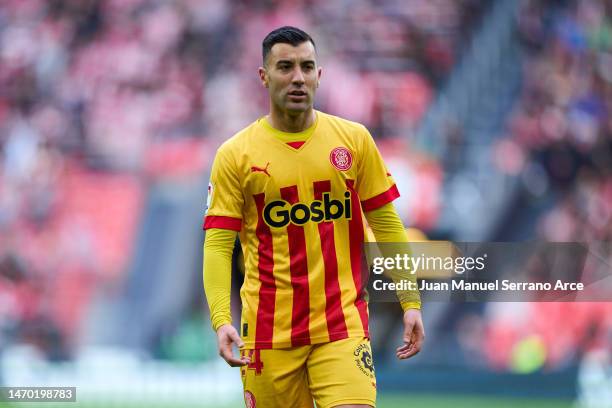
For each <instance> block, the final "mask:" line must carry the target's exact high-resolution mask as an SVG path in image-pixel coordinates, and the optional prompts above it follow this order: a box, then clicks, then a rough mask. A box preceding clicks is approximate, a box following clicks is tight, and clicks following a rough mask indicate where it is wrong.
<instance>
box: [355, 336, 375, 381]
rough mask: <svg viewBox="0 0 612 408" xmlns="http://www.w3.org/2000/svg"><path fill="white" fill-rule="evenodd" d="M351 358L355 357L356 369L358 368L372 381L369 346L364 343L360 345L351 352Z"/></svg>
mask: <svg viewBox="0 0 612 408" xmlns="http://www.w3.org/2000/svg"><path fill="white" fill-rule="evenodd" d="M353 356H354V357H355V364H356V365H357V368H359V370H360V371H361V372H362V373H363V374H365V375H367V376H368V377H370V378H371V379H372V380H374V378H375V377H374V360H373V359H372V351H371V350H370V346H369V345H368V344H366V343H363V344H360V345H359V346H357V348H356V349H355V351H354V352H353ZM373 383H374V382H373Z"/></svg>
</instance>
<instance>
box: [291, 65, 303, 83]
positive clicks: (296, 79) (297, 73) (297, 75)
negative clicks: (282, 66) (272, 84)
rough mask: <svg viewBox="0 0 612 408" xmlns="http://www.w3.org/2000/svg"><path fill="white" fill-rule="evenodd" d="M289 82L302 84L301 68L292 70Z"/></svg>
mask: <svg viewBox="0 0 612 408" xmlns="http://www.w3.org/2000/svg"><path fill="white" fill-rule="evenodd" d="M291 82H292V83H294V84H300V85H301V84H303V83H304V82H305V81H304V73H303V72H302V68H301V67H296V68H295V69H294V70H293V78H291Z"/></svg>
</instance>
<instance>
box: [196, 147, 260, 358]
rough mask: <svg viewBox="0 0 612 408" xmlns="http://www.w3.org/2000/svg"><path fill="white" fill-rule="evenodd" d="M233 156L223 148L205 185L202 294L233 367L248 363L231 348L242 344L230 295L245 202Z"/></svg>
mask: <svg viewBox="0 0 612 408" xmlns="http://www.w3.org/2000/svg"><path fill="white" fill-rule="evenodd" d="M233 157H234V156H233V154H232V152H231V151H230V149H228V148H227V146H222V147H221V148H220V149H219V150H218V151H217V155H216V157H215V160H214V162H213V166H212V171H211V175H210V184H209V186H208V208H207V209H206V217H205V219H204V229H205V230H206V240H205V241H204V262H203V264H204V271H203V275H204V276H203V279H204V292H205V293H206V300H207V301H208V307H209V308H210V319H211V322H212V326H213V329H214V330H215V331H216V332H217V343H218V347H219V354H220V355H221V357H223V359H224V360H225V361H226V362H227V363H228V364H229V365H230V366H232V367H237V366H242V365H245V364H247V363H248V362H249V360H248V359H247V358H235V357H234V353H233V350H232V347H233V346H234V345H236V346H238V347H242V346H243V345H244V343H243V342H242V339H241V338H240V335H239V334H238V332H237V331H236V329H235V328H234V326H232V316H231V313H230V294H231V285H232V253H233V250H234V242H235V241H236V234H237V232H238V231H240V229H241V227H242V209H243V206H244V200H243V197H242V189H241V186H240V180H239V177H238V170H237V168H236V164H235V162H234V159H233Z"/></svg>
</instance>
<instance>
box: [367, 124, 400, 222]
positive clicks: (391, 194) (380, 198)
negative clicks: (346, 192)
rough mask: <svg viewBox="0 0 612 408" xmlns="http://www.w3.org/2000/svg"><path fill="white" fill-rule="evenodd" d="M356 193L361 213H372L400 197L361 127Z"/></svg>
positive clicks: (369, 136)
mask: <svg viewBox="0 0 612 408" xmlns="http://www.w3.org/2000/svg"><path fill="white" fill-rule="evenodd" d="M363 132H364V134H363V136H362V144H361V152H360V163H359V169H358V173H357V193H358V194H359V199H360V200H361V207H362V208H363V211H372V210H375V209H377V208H380V207H382V206H383V205H385V204H387V203H390V202H391V201H393V200H395V199H396V198H398V197H399V196H400V193H399V191H398V190H397V186H396V185H395V182H394V181H393V178H392V177H391V174H390V173H389V172H388V170H387V167H386V166H385V163H384V162H383V159H382V156H381V155H380V152H379V151H378V148H377V147H376V144H375V143H374V139H373V138H372V135H370V132H368V130H367V129H366V128H365V127H363Z"/></svg>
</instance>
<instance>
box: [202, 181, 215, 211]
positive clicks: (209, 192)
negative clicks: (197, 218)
mask: <svg viewBox="0 0 612 408" xmlns="http://www.w3.org/2000/svg"><path fill="white" fill-rule="evenodd" d="M212 195H213V184H212V182H210V181H209V182H208V193H207V194H206V208H205V209H204V215H206V214H208V209H209V208H210V202H211V201H212Z"/></svg>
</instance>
